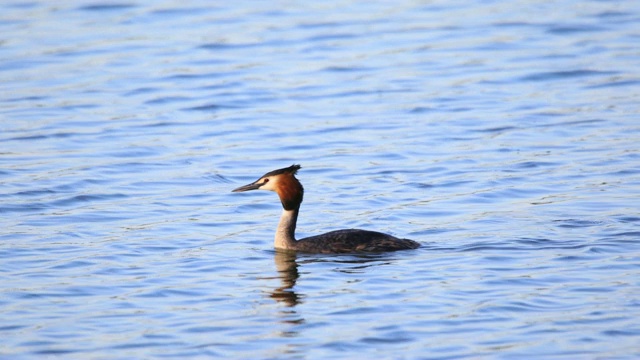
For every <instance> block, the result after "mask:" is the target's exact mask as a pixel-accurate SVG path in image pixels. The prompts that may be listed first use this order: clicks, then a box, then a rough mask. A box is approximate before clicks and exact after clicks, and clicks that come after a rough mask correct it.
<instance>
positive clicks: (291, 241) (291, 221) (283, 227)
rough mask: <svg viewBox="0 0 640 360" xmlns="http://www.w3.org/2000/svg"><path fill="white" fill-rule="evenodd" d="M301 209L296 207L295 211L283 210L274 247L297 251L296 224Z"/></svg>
mask: <svg viewBox="0 0 640 360" xmlns="http://www.w3.org/2000/svg"><path fill="white" fill-rule="evenodd" d="M299 210H300V207H299V206H298V207H296V208H294V209H293V210H282V215H281V216H280V222H279V223H278V229H277V230H276V237H275V239H274V241H273V246H275V247H276V248H279V249H290V250H293V249H295V246H296V235H295V232H296V222H297V221H298V211H299Z"/></svg>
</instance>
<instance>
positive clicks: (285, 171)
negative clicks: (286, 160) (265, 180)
mask: <svg viewBox="0 0 640 360" xmlns="http://www.w3.org/2000/svg"><path fill="white" fill-rule="evenodd" d="M301 167H302V166H300V165H295V164H294V165H291V166H289V167H286V168H282V169H278V170H273V171H269V172H268V173H266V174H264V175H263V176H262V177H266V176H273V175H280V174H291V175H295V174H296V173H297V172H298V170H300V168H301Z"/></svg>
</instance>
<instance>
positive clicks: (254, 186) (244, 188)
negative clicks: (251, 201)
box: [231, 182, 262, 192]
mask: <svg viewBox="0 0 640 360" xmlns="http://www.w3.org/2000/svg"><path fill="white" fill-rule="evenodd" d="M260 186H262V184H258V183H255V182H253V183H251V184H247V185H244V186H240V187H239V188H236V189H233V190H231V192H243V191H249V190H258V189H259V188H260Z"/></svg>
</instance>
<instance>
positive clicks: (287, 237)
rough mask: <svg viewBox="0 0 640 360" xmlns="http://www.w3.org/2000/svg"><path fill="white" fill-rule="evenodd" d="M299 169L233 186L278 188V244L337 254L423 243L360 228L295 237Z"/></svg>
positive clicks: (299, 198) (405, 247)
mask: <svg viewBox="0 0 640 360" xmlns="http://www.w3.org/2000/svg"><path fill="white" fill-rule="evenodd" d="M298 169H300V165H292V166H290V167H288V168H283V169H278V170H274V171H271V172H268V173H266V174H265V175H263V176H262V177H261V178H260V179H258V180H257V181H255V182H253V183H251V184H248V185H245V186H241V187H239V188H237V189H234V190H233V191H234V192H242V191H249V190H258V189H260V190H271V191H275V192H276V193H277V194H278V196H279V197H280V201H281V202H282V207H283V208H284V210H283V212H282V216H281V217H280V222H279V223H278V229H277V230H276V235H275V239H274V246H275V247H276V248H278V249H286V250H295V251H300V252H306V253H323V254H335V253H355V252H384V251H396V250H408V249H415V248H418V247H419V246H420V244H419V243H417V242H415V241H413V240H409V239H399V238H397V237H394V236H391V235H387V234H383V233H380V232H376V231H368V230H360V229H345V230H336V231H331V232H328V233H325V234H321V235H316V236H311V237H307V238H304V239H300V240H296V239H295V229H296V223H297V220H298V213H299V210H300V204H301V203H302V198H303V195H304V188H303V187H302V184H300V182H299V181H298V179H296V177H295V176H294V175H295V173H296V172H297V171H298Z"/></svg>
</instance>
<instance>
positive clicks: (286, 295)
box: [269, 249, 394, 307]
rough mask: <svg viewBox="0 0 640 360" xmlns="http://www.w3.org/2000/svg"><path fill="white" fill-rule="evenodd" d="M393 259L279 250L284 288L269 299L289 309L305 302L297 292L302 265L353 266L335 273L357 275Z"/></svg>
mask: <svg viewBox="0 0 640 360" xmlns="http://www.w3.org/2000/svg"><path fill="white" fill-rule="evenodd" d="M393 259H394V257H393V255H391V254H357V255H351V256H349V257H344V256H321V255H302V254H299V253H297V252H296V251H291V250H279V249H277V250H275V251H274V262H275V265H276V270H277V272H278V276H279V278H280V282H281V285H282V286H279V287H277V288H275V289H273V291H271V292H270V295H269V297H270V298H272V299H274V300H276V301H277V302H280V303H283V304H285V305H286V306H288V307H295V306H296V305H298V304H300V303H301V302H302V301H304V300H303V299H304V298H305V295H304V294H300V293H299V292H297V291H296V290H295V286H296V282H297V281H298V279H299V278H300V272H299V270H298V267H299V266H300V265H302V266H304V265H308V264H313V263H333V264H346V265H351V266H346V267H343V266H339V268H337V269H335V270H334V271H338V272H341V273H347V274H357V273H362V272H363V271H364V270H365V269H367V268H370V267H374V266H379V265H388V264H390V263H392V262H393Z"/></svg>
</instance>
